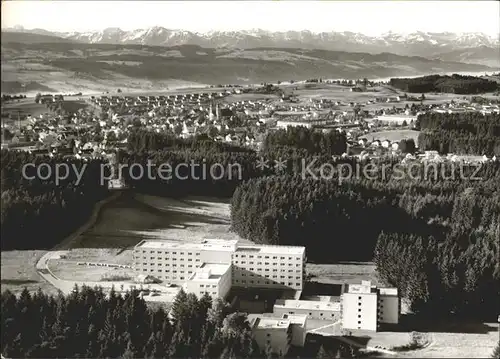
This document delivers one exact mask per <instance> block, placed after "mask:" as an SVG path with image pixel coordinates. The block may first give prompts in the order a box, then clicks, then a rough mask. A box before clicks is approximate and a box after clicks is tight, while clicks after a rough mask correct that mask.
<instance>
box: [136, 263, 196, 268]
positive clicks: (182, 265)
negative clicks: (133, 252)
mask: <svg viewBox="0 0 500 359" xmlns="http://www.w3.org/2000/svg"><path fill="white" fill-rule="evenodd" d="M137 264H138V263H137ZM142 265H143V266H148V265H149V266H155V265H156V266H157V267H161V266H162V265H163V264H162V263H146V262H144V263H142ZM187 266H188V268H192V267H193V265H192V264H188V265H187ZM165 267H170V264H169V263H165ZM172 267H177V264H172ZM179 267H181V268H184V267H185V265H184V264H179ZM195 267H198V265H197V264H196V265H195Z"/></svg>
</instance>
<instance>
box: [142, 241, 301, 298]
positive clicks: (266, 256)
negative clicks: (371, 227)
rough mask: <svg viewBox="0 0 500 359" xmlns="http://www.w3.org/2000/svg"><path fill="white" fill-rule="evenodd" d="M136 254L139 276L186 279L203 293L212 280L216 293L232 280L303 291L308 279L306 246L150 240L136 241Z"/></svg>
mask: <svg viewBox="0 0 500 359" xmlns="http://www.w3.org/2000/svg"><path fill="white" fill-rule="evenodd" d="M133 257H134V259H133V267H134V271H135V273H136V274H137V275H139V274H142V275H149V276H153V277H155V278H157V279H159V280H161V281H162V282H163V283H165V284H177V285H184V284H186V288H187V289H188V290H189V291H191V290H193V291H194V292H199V293H204V292H205V290H201V288H204V289H206V288H207V287H205V285H206V284H207V283H205V282H202V281H207V280H209V279H210V280H211V282H210V287H209V288H210V290H209V291H208V292H209V293H210V294H211V295H213V293H214V292H216V293H217V295H220V294H221V293H225V294H227V293H226V289H225V288H226V285H227V284H228V283H229V285H230V286H237V287H244V288H245V287H260V288H289V289H294V290H302V288H303V283H304V278H305V262H306V256H305V248H304V247H292V246H271V245H241V244H240V243H239V242H238V241H227V240H216V239H210V240H203V241H201V242H175V241H154V240H144V241H142V242H140V243H139V244H137V245H136V246H135V248H134V255H133ZM223 268H226V269H227V272H228V273H226V272H225V271H224V270H223ZM207 272H210V273H211V274H209V275H208V277H209V278H205V277H206V276H207V274H206V273H207ZM203 273H204V274H203ZM217 276H218V277H217ZM219 277H220V278H219ZM215 279H217V280H216V281H215V282H216V283H215V282H214V280H215ZM195 282H196V283H197V284H195ZM198 282H199V283H198ZM200 285H203V286H204V287H200ZM214 285H216V287H213V286H214ZM212 289H217V291H215V290H212ZM219 289H220V290H219Z"/></svg>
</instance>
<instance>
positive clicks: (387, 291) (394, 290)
mask: <svg viewBox="0 0 500 359" xmlns="http://www.w3.org/2000/svg"><path fill="white" fill-rule="evenodd" d="M379 293H380V294H381V295H390V296H398V288H379Z"/></svg>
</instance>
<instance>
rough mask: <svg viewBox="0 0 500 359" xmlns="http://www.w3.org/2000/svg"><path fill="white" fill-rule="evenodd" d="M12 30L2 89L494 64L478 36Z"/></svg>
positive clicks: (166, 84)
mask: <svg viewBox="0 0 500 359" xmlns="http://www.w3.org/2000/svg"><path fill="white" fill-rule="evenodd" d="M13 30H14V31H6V30H2V37H1V60H2V70H1V71H2V82H1V84H2V92H6V93H19V92H26V91H44V92H58V91H63V90H64V91H65V92H82V91H99V92H101V91H107V90H116V89H118V88H120V89H122V90H124V89H129V90H131V91H132V90H135V89H146V88H148V89H152V90H154V89H160V90H161V89H165V88H174V87H186V86H196V85H206V84H213V85H216V84H228V83H232V84H237V83H238V84H252V83H262V82H273V81H289V80H304V79H310V78H319V77H322V78H349V79H354V78H363V77H366V78H369V79H377V78H388V77H402V76H420V75H426V74H434V73H441V74H442V73H450V72H453V73H459V72H469V73H483V74H484V73H485V72H497V71H498V69H499V68H500V64H499V63H500V61H499V60H500V59H499V56H498V49H497V48H495V47H494V46H495V41H494V40H493V39H491V38H488V37H487V36H485V35H480V34H476V35H477V36H473V35H471V34H469V35H467V36H466V35H463V34H462V35H460V36H459V35H452V34H429V33H419V34H420V35H418V36H417V35H415V34H413V35H411V36H410V35H407V36H404V37H403V36H402V35H396V34H386V35H385V36H384V37H380V38H373V37H367V36H364V35H360V34H354V33H329V34H313V33H310V32H305V31H304V32H288V33H270V32H267V31H263V30H256V31H246V32H245V31H242V32H224V33H222V32H212V33H208V34H195V33H192V32H188V31H173V30H167V29H164V28H159V27H153V28H150V29H148V30H137V31H128V32H127V31H122V30H120V29H107V30H104V31H102V32H94V33H54V32H50V31H46V30H24V29H20V28H16V29H13ZM419 36H420V37H419ZM422 39H423V40H422ZM452 39H455V40H452ZM389 42H391V43H394V44H399V45H397V46H396V45H394V46H393V45H388V44H387V43H389ZM384 43H385V44H386V45H383V44H384ZM471 46H473V47H471ZM438 49H440V51H441V52H439V51H438ZM398 53H399V54H398Z"/></svg>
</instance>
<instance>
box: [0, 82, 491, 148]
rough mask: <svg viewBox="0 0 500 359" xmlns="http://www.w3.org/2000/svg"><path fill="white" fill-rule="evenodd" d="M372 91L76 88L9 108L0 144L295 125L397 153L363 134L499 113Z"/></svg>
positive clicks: (117, 142) (106, 142)
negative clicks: (328, 94)
mask: <svg viewBox="0 0 500 359" xmlns="http://www.w3.org/2000/svg"><path fill="white" fill-rule="evenodd" d="M358 82H359V80H358ZM353 83H354V82H353ZM294 84H295V85H297V82H295V83H294ZM343 86H346V88H347V89H349V90H350V91H354V92H359V91H368V90H367V88H366V87H363V88H361V87H359V85H351V84H350V83H349V84H348V85H343ZM368 89H369V88H368ZM368 93H371V92H368ZM261 94H264V95H263V96H260V95H261ZM266 94H268V95H266ZM373 94H374V95H373V96H372V98H371V99H368V100H367V101H364V102H345V101H343V100H333V99H329V98H318V97H311V98H309V99H304V98H302V99H300V101H299V97H298V96H296V95H295V94H294V93H293V88H292V90H289V89H288V88H287V89H286V90H281V88H280V87H279V85H269V84H265V85H263V86H259V87H244V88H238V87H229V88H227V89H224V88H222V90H219V91H217V90H214V89H209V91H206V92H203V91H201V92H200V91H193V92H185V91H184V93H181V94H172V95H156V96H131V95H122V94H120V93H118V94H116V95H101V96H94V95H92V96H86V97H82V96H81V94H76V95H80V96H72V97H71V100H69V101H79V102H81V103H82V104H83V105H82V106H81V107H80V109H78V111H76V112H74V113H69V112H67V111H63V112H64V113H63V114H61V111H60V110H57V111H55V112H54V111H49V110H48V111H47V112H46V113H44V114H40V115H38V116H33V115H32V114H30V113H21V112H18V113H17V118H16V114H12V113H11V114H9V115H10V118H11V119H12V121H10V123H9V122H8V121H5V120H4V121H3V122H2V136H3V138H2V148H16V149H21V150H25V151H30V152H33V153H40V154H47V153H49V154H55V153H63V154H67V155H74V156H76V157H89V156H90V157H92V156H102V155H105V154H106V153H110V152H113V151H114V150H116V149H117V148H124V147H126V146H127V145H126V141H127V135H128V133H129V131H130V130H132V129H134V128H138V127H140V128H142V129H147V130H151V131H155V132H157V133H171V134H173V135H175V136H178V137H180V138H188V137H191V136H193V135H200V134H206V135H208V136H209V137H210V138H211V139H213V140H214V141H218V142H225V143H230V144H237V145H243V146H248V147H250V148H256V149H258V148H259V147H260V146H261V144H262V138H263V136H264V135H265V133H266V131H273V130H274V129H280V128H287V127H298V126H303V127H307V128H313V129H315V130H318V131H322V132H329V131H339V132H342V133H345V134H346V137H347V139H348V144H349V150H348V152H347V153H346V155H360V153H361V152H363V155H365V154H367V153H369V154H371V155H377V154H378V155H380V154H381V153H382V152H381V149H386V150H388V151H385V152H394V153H397V152H398V145H399V141H398V140H396V141H394V140H392V141H391V140H390V139H387V138H376V139H372V140H369V138H371V137H372V136H369V134H370V133H378V132H383V131H386V130H394V129H396V130H397V129H409V130H411V129H412V128H413V127H414V126H415V122H416V119H417V117H418V115H420V114H422V113H426V112H436V113H449V114H453V113H465V112H478V113H482V114H492V113H497V114H498V113H500V107H499V104H498V101H484V99H481V98H480V97H479V98H475V97H474V96H472V97H468V98H467V97H462V98H460V97H456V98H453V99H450V100H447V101H444V100H443V101H440V102H441V103H432V102H431V103H426V102H427V101H425V100H423V99H417V98H415V99H412V101H413V102H412V103H411V105H409V103H408V101H406V99H405V98H404V97H403V98H402V97H401V96H387V97H381V96H377V95H376V93H373ZM405 95H406V94H405ZM339 97H341V96H339ZM407 97H408V96H407ZM66 98H68V97H66ZM250 98H251V99H250ZM75 99H76V100H75ZM35 101H36V102H40V103H41V104H45V105H46V106H47V108H48V109H49V108H50V109H51V108H52V107H57V106H58V105H59V106H60V107H64V103H65V101H67V100H65V97H64V96H63V95H41V94H39V96H37V98H36V99H35ZM434 102H435V101H434ZM373 104H377V107H376V108H375V109H374V108H373V107H371V105H373ZM402 104H403V105H402ZM12 117H13V118H12ZM416 145H417V146H418V144H416ZM375 149H378V151H375ZM385 152H383V153H385ZM451 156H453V154H451Z"/></svg>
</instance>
